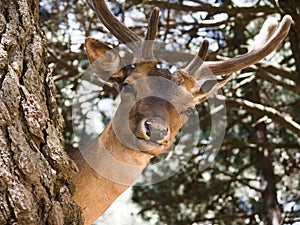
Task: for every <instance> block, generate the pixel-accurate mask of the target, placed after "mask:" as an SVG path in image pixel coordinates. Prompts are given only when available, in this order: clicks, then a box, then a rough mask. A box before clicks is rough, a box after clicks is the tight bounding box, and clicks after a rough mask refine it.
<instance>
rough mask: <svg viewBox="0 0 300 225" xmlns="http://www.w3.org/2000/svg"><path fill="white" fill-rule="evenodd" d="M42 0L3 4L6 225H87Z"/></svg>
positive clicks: (0, 116) (0, 96) (0, 196)
mask: <svg viewBox="0 0 300 225" xmlns="http://www.w3.org/2000/svg"><path fill="white" fill-rule="evenodd" d="M45 61H46V43H45V38H44V35H43V33H42V32H41V28H40V27H39V12H38V0H1V1H0V224H20V225H21V224H24V225H25V224H26V225H30V224H57V225H62V224H82V217H81V212H80V209H79V207H78V206H77V205H76V204H75V203H74V201H73V198H72V196H73V192H74V188H73V185H72V183H71V178H70V177H71V174H72V173H73V172H74V171H75V169H76V167H75V166H74V164H73V162H72V161H71V160H70V159H69V157H68V156H67V154H66V153H65V151H64V148H63V136H62V129H63V126H62V124H63V121H62V119H61V116H60V114H59V113H58V110H57V105H56V100H55V87H54V84H53V82H52V80H51V73H50V71H49V70H48V69H47V66H46V63H45Z"/></svg>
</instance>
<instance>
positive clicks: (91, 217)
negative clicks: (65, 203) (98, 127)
mask: <svg viewBox="0 0 300 225" xmlns="http://www.w3.org/2000/svg"><path fill="white" fill-rule="evenodd" d="M71 158H72V159H73V160H74V161H75V162H76V164H77V166H78V168H79V172H78V173H77V174H75V175H74V177H73V182H74V184H75V188H76V191H75V201H76V203H77V204H78V205H79V206H81V208H82V210H83V215H84V218H85V224H86V225H87V224H91V223H92V222H93V221H95V220H96V219H97V218H98V217H99V216H100V215H102V214H103V213H104V211H105V210H106V209H107V208H108V207H109V206H110V205H111V204H112V203H113V201H114V200H115V199H116V198H117V197H118V196H119V195H120V194H121V193H123V192H124V191H125V190H126V189H127V188H128V187H129V186H130V185H131V184H132V183H133V182H134V181H135V179H136V178H137V177H138V176H139V175H140V174H141V172H142V170H143V169H144V168H145V167H146V166H147V164H148V163H149V161H150V159H151V155H149V154H146V153H142V152H139V151H136V150H132V149H130V148H127V147H126V146H124V145H123V144H122V143H121V142H120V141H119V139H118V138H117V137H116V134H115V132H114V130H113V128H112V125H111V123H109V124H108V126H107V127H106V129H105V130H104V131H103V133H102V134H101V135H100V136H99V137H97V138H96V139H95V140H94V141H93V142H92V143H91V144H90V145H88V146H87V147H85V148H84V149H82V150H80V151H77V152H75V153H74V154H72V155H71Z"/></svg>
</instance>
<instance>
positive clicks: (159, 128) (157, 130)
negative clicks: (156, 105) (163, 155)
mask: <svg viewBox="0 0 300 225" xmlns="http://www.w3.org/2000/svg"><path fill="white" fill-rule="evenodd" d="M144 126H145V133H146V135H147V136H148V137H149V140H151V141H156V142H158V141H163V140H165V139H166V138H167V136H168V132H169V128H168V127H167V123H166V121H165V120H164V119H163V118H161V117H153V118H151V119H150V120H147V121H145V124H144Z"/></svg>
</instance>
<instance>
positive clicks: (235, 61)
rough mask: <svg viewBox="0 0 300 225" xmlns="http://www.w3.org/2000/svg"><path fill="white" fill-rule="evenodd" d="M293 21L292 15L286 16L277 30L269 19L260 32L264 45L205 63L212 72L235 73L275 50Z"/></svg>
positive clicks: (215, 73) (260, 42)
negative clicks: (241, 53) (234, 55)
mask: <svg viewBox="0 0 300 225" xmlns="http://www.w3.org/2000/svg"><path fill="white" fill-rule="evenodd" d="M292 21H293V20H292V18H291V16H289V15H287V16H285V17H284V18H283V19H282V21H281V23H280V25H279V27H278V28H277V30H276V31H275V25H274V23H273V22H271V21H270V20H267V21H266V22H265V24H264V26H263V30H262V31H261V32H260V36H261V37H260V38H259V41H258V44H263V45H262V46H258V47H255V48H254V49H252V50H251V51H249V52H248V53H246V54H243V55H240V56H236V57H234V58H231V59H227V60H225V61H218V62H205V65H206V66H207V67H208V68H209V69H210V70H211V71H210V72H211V73H212V74H214V75H222V74H228V73H233V72H235V71H238V70H241V69H244V68H246V67H248V66H250V65H252V64H255V63H257V62H258V61H259V60H261V59H263V58H264V57H266V56H267V55H269V54H270V53H271V52H272V51H274V50H275V49H276V48H277V46H278V45H279V44H280V43H281V42H282V41H283V40H284V38H285V37H286V36H287V34H288V32H289V29H290V26H291V23H292ZM262 42H263V43H262ZM256 43H257V42H256Z"/></svg>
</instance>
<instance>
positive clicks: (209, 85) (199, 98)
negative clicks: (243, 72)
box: [193, 74, 231, 104]
mask: <svg viewBox="0 0 300 225" xmlns="http://www.w3.org/2000/svg"><path fill="white" fill-rule="evenodd" d="M230 79H231V74H229V75H227V76H226V77H225V78H223V79H220V80H215V79H213V80H206V81H204V82H203V84H202V85H201V89H200V90H199V91H197V92H196V93H194V98H193V101H194V103H195V104H200V103H201V102H204V101H205V100H206V99H208V98H209V97H210V96H211V95H213V94H214V93H216V92H217V91H218V90H219V89H220V88H221V87H223V86H224V85H225V84H226V83H227V82H228V81H229V80H230Z"/></svg>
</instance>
